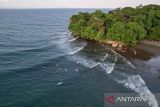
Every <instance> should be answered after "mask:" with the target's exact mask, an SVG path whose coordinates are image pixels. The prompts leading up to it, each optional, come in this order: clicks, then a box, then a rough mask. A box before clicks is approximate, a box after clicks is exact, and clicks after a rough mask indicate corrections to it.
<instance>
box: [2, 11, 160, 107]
mask: <svg viewBox="0 0 160 107" xmlns="http://www.w3.org/2000/svg"><path fill="white" fill-rule="evenodd" d="M94 10H95V9H21V10H20V9H19V10H16V9H13V10H11V9H8V10H7V9H6V10H3V9H2V10H0V107H104V93H138V94H139V95H140V96H145V97H148V96H149V101H150V102H151V103H152V104H153V105H154V106H153V107H158V106H157V100H156V99H155V97H154V95H153V94H152V92H158V91H160V85H157V84H159V83H160V81H159V80H155V81H156V82H155V83H153V85H150V84H151V83H148V82H147V81H145V79H146V78H147V76H145V75H143V73H138V72H137V70H136V67H135V65H134V64H133V63H132V62H131V61H129V60H128V59H127V58H125V57H124V56H122V55H120V54H118V53H117V52H115V51H114V50H112V49H110V48H108V47H106V46H103V45H101V44H98V43H95V42H92V41H86V40H82V39H80V38H74V37H72V35H71V34H70V32H69V31H68V25H69V18H70V17H71V16H72V15H73V14H76V13H78V12H82V11H84V12H92V11H94ZM103 11H106V12H107V11H108V10H107V9H106V10H105V9H104V10H103Z"/></svg>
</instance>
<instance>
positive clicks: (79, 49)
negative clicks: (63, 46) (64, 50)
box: [68, 46, 85, 55]
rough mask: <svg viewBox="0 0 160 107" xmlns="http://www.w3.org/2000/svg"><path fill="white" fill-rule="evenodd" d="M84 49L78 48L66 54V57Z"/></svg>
mask: <svg viewBox="0 0 160 107" xmlns="http://www.w3.org/2000/svg"><path fill="white" fill-rule="evenodd" d="M84 47H85V46H83V47H80V48H78V49H77V50H75V51H73V52H70V53H68V55H73V54H75V53H77V52H79V51H81V50H83V48H84Z"/></svg>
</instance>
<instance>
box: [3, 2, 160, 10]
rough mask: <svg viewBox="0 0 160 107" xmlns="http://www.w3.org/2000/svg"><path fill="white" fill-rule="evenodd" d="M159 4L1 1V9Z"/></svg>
mask: <svg viewBox="0 0 160 107" xmlns="http://www.w3.org/2000/svg"><path fill="white" fill-rule="evenodd" d="M139 4H142V5H147V4H159V5H160V0H0V8H119V7H126V6H131V7H136V6H138V5H139Z"/></svg>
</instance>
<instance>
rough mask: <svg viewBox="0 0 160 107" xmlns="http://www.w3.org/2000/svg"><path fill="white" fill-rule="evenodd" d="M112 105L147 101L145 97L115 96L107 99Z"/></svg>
mask: <svg viewBox="0 0 160 107" xmlns="http://www.w3.org/2000/svg"><path fill="white" fill-rule="evenodd" d="M105 101H107V102H108V103H110V104H115V103H116V102H146V101H147V99H145V98H144V97H115V96H114V95H112V96H109V97H107V98H105Z"/></svg>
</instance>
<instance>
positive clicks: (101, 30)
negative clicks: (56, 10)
mask: <svg viewBox="0 0 160 107" xmlns="http://www.w3.org/2000/svg"><path fill="white" fill-rule="evenodd" d="M69 29H70V31H71V32H72V34H73V35H74V36H81V37H82V38H87V39H91V40H98V41H101V40H113V41H120V42H123V43H124V44H126V45H136V43H137V42H138V41H140V40H144V39H149V40H156V41H159V40H160V6H159V5H147V6H142V5H140V6H137V7H136V8H131V7H125V8H122V9H120V8H118V9H115V10H112V11H109V12H108V13H104V12H102V11H101V10H96V11H95V12H93V13H87V12H85V13H82V12H80V13H78V14H77V15H73V16H72V17H71V20H70V25H69Z"/></svg>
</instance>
